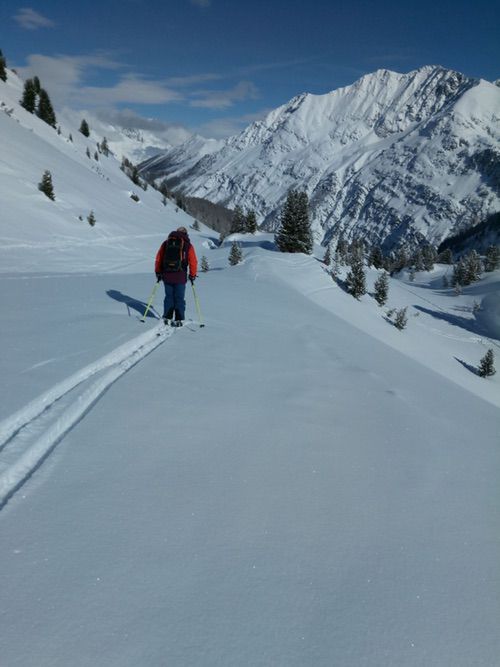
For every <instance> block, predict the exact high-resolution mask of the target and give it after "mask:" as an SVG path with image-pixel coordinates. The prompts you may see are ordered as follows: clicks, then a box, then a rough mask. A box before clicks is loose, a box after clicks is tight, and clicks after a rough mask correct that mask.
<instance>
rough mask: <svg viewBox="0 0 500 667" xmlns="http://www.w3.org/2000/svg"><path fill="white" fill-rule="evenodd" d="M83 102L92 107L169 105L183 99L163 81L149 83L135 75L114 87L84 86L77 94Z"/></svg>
mask: <svg viewBox="0 0 500 667" xmlns="http://www.w3.org/2000/svg"><path fill="white" fill-rule="evenodd" d="M76 97H77V98H79V99H80V100H81V101H82V102H84V101H85V102H86V103H87V105H88V101H89V100H91V101H92V106H102V105H114V104H120V103H124V102H125V103H127V104H167V103H168V102H178V101H180V100H181V99H183V98H182V95H180V94H179V93H178V92H176V91H175V90H172V89H170V88H168V87H167V86H166V85H165V84H164V83H163V82H161V81H149V80H147V79H143V78H141V77H139V76H136V75H134V74H126V75H124V76H123V77H121V79H120V81H118V83H116V84H115V85H114V86H108V87H101V86H83V87H82V88H80V89H79V90H78V92H77V94H76Z"/></svg>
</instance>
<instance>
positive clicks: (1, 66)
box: [0, 49, 7, 81]
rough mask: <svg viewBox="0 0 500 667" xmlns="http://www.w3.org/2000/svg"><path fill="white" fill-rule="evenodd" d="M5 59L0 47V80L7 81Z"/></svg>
mask: <svg viewBox="0 0 500 667" xmlns="http://www.w3.org/2000/svg"><path fill="white" fill-rule="evenodd" d="M6 67H7V61H6V60H5V57H4V55H3V53H2V49H0V80H2V81H7V70H6Z"/></svg>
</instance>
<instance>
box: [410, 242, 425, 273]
mask: <svg viewBox="0 0 500 667" xmlns="http://www.w3.org/2000/svg"><path fill="white" fill-rule="evenodd" d="M412 265H413V268H414V269H415V271H424V270H425V264H424V257H423V254H422V251H421V250H420V248H419V249H418V250H417V252H416V253H415V254H414V255H413V259H412Z"/></svg>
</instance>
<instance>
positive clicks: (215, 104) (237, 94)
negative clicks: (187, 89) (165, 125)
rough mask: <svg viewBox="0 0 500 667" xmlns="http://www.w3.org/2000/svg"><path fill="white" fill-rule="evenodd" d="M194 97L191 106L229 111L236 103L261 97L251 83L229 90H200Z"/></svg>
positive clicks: (241, 82) (247, 82) (194, 93)
mask: <svg viewBox="0 0 500 667" xmlns="http://www.w3.org/2000/svg"><path fill="white" fill-rule="evenodd" d="M192 95H193V97H195V99H193V100H191V103H190V104H191V106H192V107H202V108H204V109H227V108H228V107H231V106H233V104H235V103H236V102H242V101H243V100H255V99H257V98H258V97H259V94H258V90H257V87H256V86H255V84H253V83H252V82H251V81H240V83H238V84H236V86H234V87H233V88H230V89H228V90H200V91H195V92H193V94H192Z"/></svg>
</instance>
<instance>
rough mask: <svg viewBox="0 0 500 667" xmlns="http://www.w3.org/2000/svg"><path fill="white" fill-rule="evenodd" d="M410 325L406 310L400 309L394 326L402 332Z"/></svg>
mask: <svg viewBox="0 0 500 667" xmlns="http://www.w3.org/2000/svg"><path fill="white" fill-rule="evenodd" d="M407 323H408V317H407V316H406V308H400V309H399V310H397V311H396V317H395V319H394V326H395V327H396V329H399V330H400V331H402V330H403V329H404V328H405V327H406V325H407Z"/></svg>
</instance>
